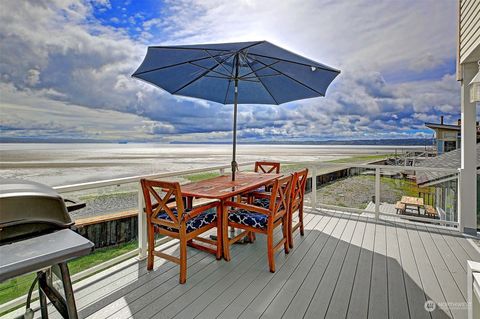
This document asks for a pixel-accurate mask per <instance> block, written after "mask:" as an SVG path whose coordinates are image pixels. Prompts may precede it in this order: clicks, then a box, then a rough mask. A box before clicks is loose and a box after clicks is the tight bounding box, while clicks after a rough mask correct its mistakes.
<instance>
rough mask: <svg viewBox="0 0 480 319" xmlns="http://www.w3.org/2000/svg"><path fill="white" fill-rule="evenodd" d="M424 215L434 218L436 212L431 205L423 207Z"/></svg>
mask: <svg viewBox="0 0 480 319" xmlns="http://www.w3.org/2000/svg"><path fill="white" fill-rule="evenodd" d="M425 215H427V216H428V217H432V218H436V217H437V210H436V209H435V208H434V207H433V206H431V205H425Z"/></svg>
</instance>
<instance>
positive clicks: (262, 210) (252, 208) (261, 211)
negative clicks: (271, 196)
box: [224, 201, 271, 215]
mask: <svg viewBox="0 0 480 319" xmlns="http://www.w3.org/2000/svg"><path fill="white" fill-rule="evenodd" d="M224 205H225V206H231V207H237V208H243V209H246V210H250V211H253V212H255V213H259V214H264V215H270V214H271V212H270V211H269V210H268V209H265V208H263V207H258V206H255V205H250V204H245V203H237V202H229V201H227V202H225V203H224Z"/></svg>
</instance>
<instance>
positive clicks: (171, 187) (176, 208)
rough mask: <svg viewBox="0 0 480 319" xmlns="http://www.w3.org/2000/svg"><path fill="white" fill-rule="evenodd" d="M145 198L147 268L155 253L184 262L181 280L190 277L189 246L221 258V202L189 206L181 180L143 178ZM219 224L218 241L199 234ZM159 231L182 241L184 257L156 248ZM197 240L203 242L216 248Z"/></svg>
mask: <svg viewBox="0 0 480 319" xmlns="http://www.w3.org/2000/svg"><path fill="white" fill-rule="evenodd" d="M140 183H141V185H142V190H143V196H144V198H145V213H146V214H147V235H148V257H147V269H148V270H152V269H153V262H154V256H157V257H161V258H164V259H167V260H169V261H172V262H174V263H177V264H179V265H180V283H181V284H183V283H185V281H186V279H187V245H188V246H191V247H194V248H197V249H200V250H203V251H206V252H209V253H212V254H214V255H216V258H217V259H220V258H221V253H222V241H221V238H220V237H221V236H220V235H219V230H220V229H221V228H220V221H219V220H218V218H217V216H219V214H218V213H219V212H220V203H219V202H212V203H209V204H206V205H203V206H198V207H194V208H191V209H185V208H184V204H183V200H182V193H181V191H180V184H179V183H170V182H162V181H154V180H146V179H142V180H141V181H140ZM214 227H217V240H216V241H213V240H210V239H208V238H203V237H199V235H200V234H202V233H204V232H206V231H208V230H210V229H212V228H214ZM155 233H159V234H161V235H165V236H169V237H172V238H176V239H179V240H180V258H178V257H175V256H172V255H168V254H166V253H164V252H162V251H157V250H155ZM194 240H196V241H199V242H203V243H206V244H209V245H212V246H216V248H215V249H213V248H211V247H208V246H206V245H201V244H200V243H196V242H194Z"/></svg>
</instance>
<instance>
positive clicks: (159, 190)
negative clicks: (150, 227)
mask: <svg viewBox="0 0 480 319" xmlns="http://www.w3.org/2000/svg"><path fill="white" fill-rule="evenodd" d="M140 183H141V185H142V190H143V197H144V198H145V208H146V213H147V216H148V217H149V218H150V219H152V218H153V219H155V218H156V216H157V215H158V214H159V213H160V212H165V213H166V214H167V215H168V216H169V217H170V219H171V220H172V222H173V224H174V225H173V226H176V227H177V228H178V227H180V222H181V221H182V220H183V213H184V211H185V210H184V207H183V201H182V193H181V191H180V184H179V183H177V182H174V183H171V182H164V181H155V180H146V179H142V180H141V181H140ZM154 200H155V201H154ZM173 201H175V202H176V210H177V215H175V214H174V213H173V210H172V208H170V207H169V206H168V205H167V204H168V203H171V202H173ZM162 224H164V223H163V222H162ZM167 224H169V223H168V222H167Z"/></svg>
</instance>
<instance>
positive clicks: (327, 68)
mask: <svg viewBox="0 0 480 319" xmlns="http://www.w3.org/2000/svg"><path fill="white" fill-rule="evenodd" d="M249 54H250V55H255V56H258V57H261V58H267V59H273V60H279V61H283V62H288V63H293V64H299V65H304V66H308V67H312V66H314V67H315V68H317V69H322V70H324V71H329V72H335V73H340V71H338V70H335V69H333V68H330V67H325V66H320V65H312V64H313V63H312V64H306V63H301V62H295V61H291V60H287V59H282V58H277V57H273V56H268V55H263V54H258V53H249ZM257 61H259V60H257ZM312 62H315V61H312ZM315 63H316V64H318V62H315ZM263 64H264V63H263Z"/></svg>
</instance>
